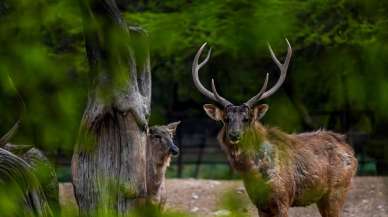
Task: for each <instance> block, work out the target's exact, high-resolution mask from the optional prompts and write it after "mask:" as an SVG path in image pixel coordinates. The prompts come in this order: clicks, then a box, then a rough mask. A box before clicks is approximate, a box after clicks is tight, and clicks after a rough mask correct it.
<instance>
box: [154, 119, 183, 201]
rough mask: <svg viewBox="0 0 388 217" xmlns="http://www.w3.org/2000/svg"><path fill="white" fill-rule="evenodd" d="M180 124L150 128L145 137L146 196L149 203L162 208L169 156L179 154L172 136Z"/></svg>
mask: <svg viewBox="0 0 388 217" xmlns="http://www.w3.org/2000/svg"><path fill="white" fill-rule="evenodd" d="M179 124H180V122H174V123H170V124H168V125H163V126H152V127H151V128H150V129H149V133H148V136H147V161H148V162H147V195H148V199H149V202H151V203H152V204H154V205H157V206H159V207H160V208H163V207H164V205H165V203H166V199H167V198H166V194H167V193H166V186H165V174H166V169H167V167H168V166H169V165H170V161H171V156H177V155H178V154H179V148H178V147H177V146H176V145H175V144H174V141H173V136H174V134H175V131H176V128H177V127H178V125H179Z"/></svg>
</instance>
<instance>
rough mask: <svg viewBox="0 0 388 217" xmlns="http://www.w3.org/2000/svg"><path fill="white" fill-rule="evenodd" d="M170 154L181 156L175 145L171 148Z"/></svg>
mask: <svg viewBox="0 0 388 217" xmlns="http://www.w3.org/2000/svg"><path fill="white" fill-rule="evenodd" d="M170 153H171V154H172V156H174V157H175V156H178V154H179V148H178V146H176V145H175V144H173V145H172V146H171V147H170Z"/></svg>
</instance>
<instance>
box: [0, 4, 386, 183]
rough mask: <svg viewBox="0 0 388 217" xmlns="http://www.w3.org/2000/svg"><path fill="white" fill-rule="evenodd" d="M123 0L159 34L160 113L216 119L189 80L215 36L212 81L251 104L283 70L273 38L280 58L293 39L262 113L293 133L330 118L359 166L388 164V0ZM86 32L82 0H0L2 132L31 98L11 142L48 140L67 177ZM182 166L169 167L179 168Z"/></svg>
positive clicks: (205, 78)
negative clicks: (197, 57)
mask: <svg viewBox="0 0 388 217" xmlns="http://www.w3.org/2000/svg"><path fill="white" fill-rule="evenodd" d="M117 2H118V3H119V6H120V9H121V10H122V11H123V14H124V16H125V18H126V19H127V21H128V22H129V23H130V24H131V25H133V26H141V27H142V28H144V29H145V30H147V32H148V35H149V38H150V44H151V64H152V74H153V85H152V86H153V99H152V116H151V120H150V122H151V124H164V123H167V122H169V121H173V120H176V119H180V120H182V121H183V123H182V124H183V125H184V124H185V120H186V119H190V120H203V119H207V117H206V115H205V113H204V112H203V111H202V104H204V103H208V100H207V99H206V98H205V97H204V96H202V95H201V94H200V93H199V92H198V91H197V90H196V89H195V88H194V85H193V83H192V79H191V63H192V60H193V57H194V54H195V52H196V51H197V49H198V48H199V47H200V46H201V45H202V43H204V42H205V41H206V42H208V46H209V47H211V48H212V49H213V52H212V56H211V59H210V61H209V63H208V64H207V66H206V67H204V68H203V70H202V71H201V79H202V82H203V83H204V84H206V85H209V84H210V78H212V77H213V78H215V80H216V83H217V86H218V89H219V91H220V92H221V93H222V95H223V96H225V97H227V98H228V99H230V100H231V101H232V102H235V103H241V102H244V101H246V100H247V99H249V98H250V97H252V96H253V95H254V94H256V92H257V91H258V90H259V88H260V87H261V85H262V83H263V81H264V76H265V74H266V73H267V72H270V84H269V85H273V83H274V82H275V81H276V79H277V76H278V70H277V68H276V67H275V65H274V63H273V62H272V60H271V58H270V55H269V52H268V49H267V46H266V43H267V42H270V43H271V45H272V47H273V49H274V51H275V52H276V54H277V56H278V57H279V58H280V59H282V58H283V57H284V56H285V53H286V43H285V41H284V39H285V38H288V40H289V41H290V43H291V45H292V47H293V50H294V53H293V58H292V60H291V66H290V68H289V71H288V77H287V79H286V82H285V84H284V86H283V88H281V90H279V91H278V93H277V94H275V95H274V96H272V97H271V98H270V99H268V100H266V103H268V104H269V105H270V110H269V112H268V113H267V116H266V117H265V119H264V123H265V124H268V125H272V126H277V127H279V128H281V129H283V130H285V131H286V132H290V133H292V132H302V131H307V130H313V129H320V128H326V129H331V130H335V131H338V132H341V133H346V134H348V136H349V137H350V138H351V141H352V143H353V145H354V147H355V149H356V152H357V156H358V157H359V160H360V162H361V166H360V171H359V174H360V175H363V174H373V175H384V174H388V145H387V141H388V134H387V133H386V130H387V127H388V112H387V109H386V108H388V72H387V71H386V70H387V68H388V58H387V56H388V42H387V38H388V2H387V1H379V0H370V1H362V0H340V1H338V0H311V1H302V0H289V1H285V0H265V1H264V0H257V1H252V0H213V1H205V0H196V1H190V0H170V1H161V0H156V1H151V0H143V1H134V0H117ZM82 31H83V28H82V19H81V14H80V11H79V9H78V4H77V1H75V0H35V1H30V0H4V1H1V2H0V44H1V47H0V103H1V104H0V114H1V115H0V132H1V133H2V134H3V133H5V132H6V131H7V130H8V129H9V128H10V127H11V126H12V125H13V123H14V122H15V121H16V120H17V119H18V118H19V114H20V113H21V111H22V104H21V101H20V100H19V99H18V96H17V92H19V93H20V95H21V96H22V98H23V100H24V102H25V104H26V109H25V111H24V112H23V113H22V114H23V115H22V125H21V127H20V129H19V131H18V133H17V135H16V136H15V138H14V139H13V140H12V143H14V144H28V145H34V146H36V147H39V148H41V149H43V150H45V151H46V152H47V153H48V154H49V157H50V158H51V159H52V160H53V161H54V162H55V163H56V164H57V165H58V171H59V173H60V176H62V177H69V170H68V167H67V165H68V162H69V160H70V158H71V155H72V148H73V145H74V143H75V142H76V138H77V135H78V127H79V123H80V120H81V117H82V113H83V109H84V107H85V105H86V100H87V93H88V84H89V82H90V80H91V78H90V77H89V76H88V65H87V59H86V53H85V49H84V41H83V33H82ZM208 87H209V86H208ZM16 90H17V91H16ZM198 123H199V122H198ZM211 124H213V127H214V126H215V123H210V125H211ZM210 127H212V126H210ZM187 128H190V126H188V125H187V124H186V127H184V128H183V129H181V130H180V132H179V134H180V135H179V138H180V139H179V141H184V139H182V138H183V137H184V136H185V134H187V133H188V132H189V131H185V130H184V129H187ZM210 136H211V137H215V135H214V134H211V135H210ZM180 146H181V148H182V149H184V148H185V144H180ZM221 154H222V153H221ZM203 161H206V157H205V159H204V160H203ZM179 162H181V163H182V162H184V160H182V159H180V161H179ZM186 168H187V169H186V170H185V171H183V172H182V171H181V174H180V175H181V176H183V177H187V176H192V174H193V173H192V172H191V171H192V170H193V168H192V166H188V167H186ZM202 168H203V169H201V173H200V174H199V175H198V174H197V175H196V176H198V177H202V178H230V177H234V175H233V174H231V173H230V172H229V168H228V167H225V166H222V165H216V164H210V165H207V166H204V167H202ZM176 170H177V167H176V166H174V167H171V169H170V171H169V174H170V175H171V176H175V174H176V173H175V171H176ZM181 170H182V168H181ZM214 171H217V172H214ZM182 173H183V174H182ZM64 179H67V178H64Z"/></svg>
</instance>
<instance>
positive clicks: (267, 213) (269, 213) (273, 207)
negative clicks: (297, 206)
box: [257, 202, 288, 217]
mask: <svg viewBox="0 0 388 217" xmlns="http://www.w3.org/2000/svg"><path fill="white" fill-rule="evenodd" d="M257 209H258V213H259V216H260V217H288V206H287V205H284V204H281V203H280V204H279V203H277V202H273V203H271V204H268V206H266V207H265V208H264V207H260V208H259V207H258V208H257Z"/></svg>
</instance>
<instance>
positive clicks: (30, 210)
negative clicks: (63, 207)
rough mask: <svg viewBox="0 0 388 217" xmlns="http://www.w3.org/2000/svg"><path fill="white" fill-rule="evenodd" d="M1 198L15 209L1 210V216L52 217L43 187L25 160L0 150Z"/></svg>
mask: <svg viewBox="0 0 388 217" xmlns="http://www.w3.org/2000/svg"><path fill="white" fill-rule="evenodd" d="M0 191H1V193H0V198H1V201H2V202H3V203H4V202H6V201H5V200H9V201H8V202H9V203H10V204H13V205H16V206H15V209H10V210H3V209H2V210H0V216H16V217H19V216H20V217H51V216H53V215H52V212H51V209H50V207H49V205H48V203H47V200H46V197H45V195H44V193H43V190H42V188H41V185H40V184H39V181H38V179H37V177H36V176H35V175H34V173H33V172H32V168H31V167H30V165H28V164H27V163H26V162H25V161H24V160H22V159H21V158H19V157H18V156H16V155H14V154H12V153H11V152H9V151H7V150H5V149H2V148H0ZM4 196H5V197H4Z"/></svg>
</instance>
